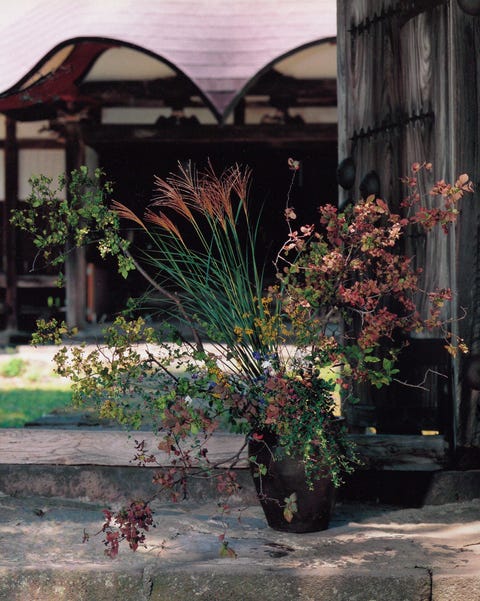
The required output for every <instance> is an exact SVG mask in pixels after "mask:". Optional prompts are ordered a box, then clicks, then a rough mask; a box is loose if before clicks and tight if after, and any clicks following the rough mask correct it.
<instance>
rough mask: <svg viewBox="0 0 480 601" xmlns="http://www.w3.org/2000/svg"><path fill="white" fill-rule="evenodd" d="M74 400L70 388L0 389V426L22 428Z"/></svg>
mask: <svg viewBox="0 0 480 601" xmlns="http://www.w3.org/2000/svg"><path fill="white" fill-rule="evenodd" d="M71 402H72V394H71V392H70V391H69V390H54V389H53V390H52V389H50V390H41V389H25V388H10V389H3V390H0V428H22V427H23V426H24V424H25V422H29V421H32V420H34V419H37V418H39V417H42V415H46V414H48V413H51V412H52V411H53V410H54V409H63V408H65V407H68V406H69V405H70V404H71Z"/></svg>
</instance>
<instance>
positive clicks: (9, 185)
mask: <svg viewBox="0 0 480 601" xmlns="http://www.w3.org/2000/svg"><path fill="white" fill-rule="evenodd" d="M5 124H6V131H5V202H4V203H3V269H4V273H5V312H6V321H5V327H6V330H7V331H15V330H17V328H18V299H17V265H16V263H17V248H16V247H17V244H16V241H17V235H16V231H15V228H14V227H13V226H12V225H11V224H10V215H11V212H12V210H14V209H15V207H16V206H17V200H18V146H17V124H16V122H15V121H14V120H13V119H11V118H9V117H7V119H6V122H5Z"/></svg>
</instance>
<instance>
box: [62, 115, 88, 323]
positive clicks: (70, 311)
mask: <svg viewBox="0 0 480 601" xmlns="http://www.w3.org/2000/svg"><path fill="white" fill-rule="evenodd" d="M65 133H66V136H65V140H66V142H65V155H66V156H65V159H66V161H65V162H66V170H67V182H68V178H69V176H70V173H71V172H72V171H73V170H75V169H78V168H79V167H80V166H81V165H83V164H84V163H85V146H84V143H83V139H82V135H81V130H80V124H79V123H78V122H76V121H73V120H72V121H69V122H67V123H66V124H65ZM67 195H68V189H67ZM65 297H66V322H67V324H68V325H69V326H70V327H73V326H76V327H78V328H82V327H84V326H85V323H86V308H87V299H86V259H85V249H83V248H78V249H71V250H70V249H69V248H67V256H66V260H65Z"/></svg>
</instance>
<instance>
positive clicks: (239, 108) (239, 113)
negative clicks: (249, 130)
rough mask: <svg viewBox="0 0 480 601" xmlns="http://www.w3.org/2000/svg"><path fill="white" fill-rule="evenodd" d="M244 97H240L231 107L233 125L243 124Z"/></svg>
mask: <svg viewBox="0 0 480 601" xmlns="http://www.w3.org/2000/svg"><path fill="white" fill-rule="evenodd" d="M245 107H246V103H245V98H241V99H240V100H239V101H238V102H237V104H236V105H235V108H234V109H233V122H234V124H235V125H245Z"/></svg>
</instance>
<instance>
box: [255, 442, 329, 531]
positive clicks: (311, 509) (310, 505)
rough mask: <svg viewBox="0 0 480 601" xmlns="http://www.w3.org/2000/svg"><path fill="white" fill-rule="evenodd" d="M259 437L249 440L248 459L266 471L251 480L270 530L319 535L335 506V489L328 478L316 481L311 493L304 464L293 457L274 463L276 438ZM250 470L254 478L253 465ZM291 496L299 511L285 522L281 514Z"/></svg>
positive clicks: (326, 525) (327, 522)
mask: <svg viewBox="0 0 480 601" xmlns="http://www.w3.org/2000/svg"><path fill="white" fill-rule="evenodd" d="M262 434H263V438H262V440H261V441H256V440H251V441H250V443H249V457H252V456H255V457H256V463H258V464H263V465H265V466H266V468H267V473H266V474H265V475H263V476H259V477H254V478H253V481H254V483H255V487H256V491H257V496H258V498H259V501H260V503H261V505H262V508H263V511H264V513H265V517H266V519H267V523H268V525H269V526H270V528H273V529H274V530H280V531H282V532H296V533H301V532H318V531H320V530H325V529H326V528H328V524H329V522H330V517H331V514H332V511H333V507H334V504H335V487H334V486H333V484H332V481H331V479H330V477H328V476H325V477H321V478H319V479H317V480H315V481H314V482H313V490H310V489H309V487H308V485H307V482H306V477H305V469H304V465H303V463H302V462H301V461H300V460H297V459H295V458H292V457H285V458H282V459H280V460H275V459H274V457H275V450H276V445H277V438H276V436H275V435H274V434H270V433H262ZM250 469H251V472H252V476H253V475H254V474H255V471H256V470H255V465H254V464H253V463H251V464H250ZM292 493H296V495H297V509H298V511H297V512H295V513H294V514H293V518H292V521H291V522H288V521H287V520H286V519H285V517H284V513H283V512H284V507H285V499H286V498H288V497H289V496H290V495H291V494H292Z"/></svg>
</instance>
